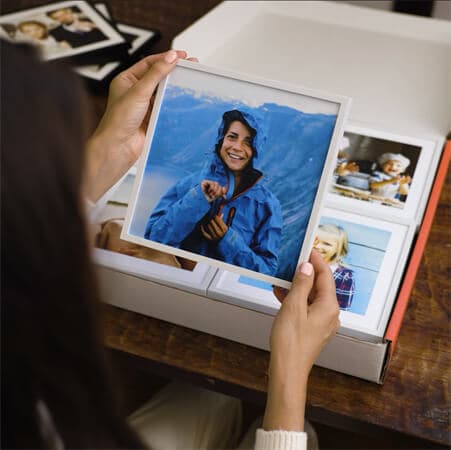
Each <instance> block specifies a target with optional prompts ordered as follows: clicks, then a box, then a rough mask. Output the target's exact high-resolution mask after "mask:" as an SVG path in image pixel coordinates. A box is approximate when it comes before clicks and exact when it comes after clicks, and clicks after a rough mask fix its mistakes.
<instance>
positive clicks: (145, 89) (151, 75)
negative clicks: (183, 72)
mask: <svg viewBox="0 0 451 450" xmlns="http://www.w3.org/2000/svg"><path fill="white" fill-rule="evenodd" d="M178 59H179V55H178V53H177V52H176V51H175V50H170V51H168V52H167V53H165V54H162V55H161V57H160V58H158V59H157V60H156V61H155V62H154V64H152V66H151V67H150V69H149V70H148V71H147V73H145V74H144V75H143V77H142V78H141V79H140V80H139V81H138V82H137V83H136V84H135V85H134V86H133V87H132V88H131V89H130V97H132V98H133V99H134V100H135V101H150V97H151V96H152V94H153V93H154V91H155V89H156V87H157V86H158V83H159V82H160V81H161V80H162V79H163V78H164V77H165V76H166V75H168V74H169V72H170V71H171V70H172V69H173V68H174V66H175V63H176V62H177V60H178Z"/></svg>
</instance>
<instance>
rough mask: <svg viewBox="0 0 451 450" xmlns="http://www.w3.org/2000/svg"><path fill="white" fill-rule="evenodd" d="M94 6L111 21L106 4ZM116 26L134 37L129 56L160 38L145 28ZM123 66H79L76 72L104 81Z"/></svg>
mask: <svg viewBox="0 0 451 450" xmlns="http://www.w3.org/2000/svg"><path fill="white" fill-rule="evenodd" d="M94 6H95V7H96V9H97V10H99V11H100V13H101V14H103V15H104V16H105V17H106V18H107V19H111V17H110V14H109V11H108V8H107V6H106V5H105V4H103V3H96V4H95V5H94ZM116 26H117V29H118V30H119V31H120V32H122V33H125V34H130V35H132V36H134V38H133V40H132V41H131V42H130V48H129V49H128V54H129V55H130V56H133V55H135V54H136V53H137V52H139V50H140V49H142V48H143V47H144V46H145V45H147V44H148V43H149V42H150V41H151V40H152V41H153V40H154V39H155V38H156V37H157V36H158V33H157V32H156V31H154V30H146V29H144V28H138V27H134V26H131V25H126V24H123V23H117V24H116ZM121 65H122V61H111V62H108V63H105V64H102V65H96V64H90V65H86V66H78V67H76V68H75V70H76V71H77V72H78V73H79V74H80V75H82V76H84V77H86V78H88V79H91V80H95V81H102V80H105V79H109V78H110V77H111V74H114V73H116V72H117V70H118V69H119V68H120V66H121Z"/></svg>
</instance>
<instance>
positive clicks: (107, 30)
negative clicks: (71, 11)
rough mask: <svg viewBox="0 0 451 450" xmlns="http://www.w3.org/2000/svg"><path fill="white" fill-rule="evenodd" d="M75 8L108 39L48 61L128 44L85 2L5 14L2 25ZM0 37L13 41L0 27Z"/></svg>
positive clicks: (68, 51) (54, 56) (78, 1)
mask: <svg viewBox="0 0 451 450" xmlns="http://www.w3.org/2000/svg"><path fill="white" fill-rule="evenodd" d="M74 6H75V7H77V8H79V9H80V10H81V11H82V12H84V13H85V14H86V15H87V16H88V17H89V18H91V19H93V20H95V24H96V25H97V26H98V27H99V29H100V30H101V31H102V32H103V33H104V34H105V36H107V38H108V39H105V40H103V41H100V42H95V43H92V44H88V45H83V46H81V47H79V48H71V49H67V51H64V52H61V53H59V54H57V55H50V56H49V57H46V58H45V59H46V60H47V61H52V60H54V59H60V58H70V57H72V56H76V55H83V54H88V53H90V52H93V51H96V50H100V49H104V48H108V47H111V46H114V45H118V44H125V43H126V41H125V39H124V37H123V36H122V35H121V34H120V33H119V32H118V31H117V30H116V29H115V28H114V27H113V26H112V25H111V24H110V23H109V22H108V21H107V19H106V18H105V17H103V16H102V14H101V13H100V12H99V11H97V10H96V8H95V7H94V6H93V5H91V4H90V3H89V2H87V1H85V0H72V1H64V2H57V3H51V4H47V5H43V6H39V7H37V8H29V9H24V10H21V11H17V12H14V13H11V14H5V15H3V16H0V25H2V24H4V23H9V21H18V20H20V19H21V17H24V18H26V17H28V16H30V15H34V14H45V13H46V12H48V11H53V10H55V9H60V8H70V7H74ZM0 36H3V37H4V38H5V39H7V40H9V41H11V39H10V38H9V37H8V35H7V33H6V32H5V31H4V30H3V28H2V27H1V26H0ZM12 42H14V43H15V42H19V41H15V40H12Z"/></svg>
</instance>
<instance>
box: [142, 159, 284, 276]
mask: <svg viewBox="0 0 451 450" xmlns="http://www.w3.org/2000/svg"><path fill="white" fill-rule="evenodd" d="M253 171H254V174H255V175H257V176H258V178H257V177H256V180H255V181H254V183H253V184H252V185H251V186H250V187H248V188H247V189H246V190H245V191H244V192H241V193H240V194H238V195H236V196H235V197H232V196H231V194H232V193H233V181H232V180H233V175H232V174H231V173H230V171H229V170H228V169H227V168H226V167H225V165H224V163H223V162H222V160H221V159H220V158H219V156H218V155H217V154H216V153H214V155H213V158H212V161H211V162H210V164H208V166H207V168H206V169H204V170H202V171H201V172H200V173H197V174H193V175H189V176H188V177H186V178H183V179H182V180H180V181H178V182H177V183H176V184H175V185H174V186H173V187H171V188H170V189H169V190H168V191H167V192H166V194H165V195H164V196H163V197H162V198H161V200H160V202H159V203H158V205H157V206H156V208H155V209H154V210H153V212H152V214H151V215H150V217H149V220H148V222H147V226H146V230H145V233H144V237H145V238H146V239H150V240H153V241H156V242H160V243H162V244H166V245H170V246H172V247H176V248H181V249H183V250H187V251H190V252H193V253H196V254H199V255H203V256H208V257H211V258H214V259H217V260H219V261H224V262H226V263H229V264H234V265H237V266H240V267H243V268H246V269H250V270H254V271H257V272H260V273H263V274H266V275H271V276H274V275H275V274H276V272H277V268H278V251H279V244H280V236H281V232H282V212H281V208H280V203H279V200H278V199H277V198H276V196H275V195H274V194H273V193H272V192H271V191H269V190H268V189H267V188H266V187H265V186H263V184H262V182H261V178H262V174H261V172H259V171H257V170H255V169H253ZM202 180H212V181H217V182H218V183H220V184H221V185H222V186H227V187H228V192H227V195H226V197H227V198H226V199H224V198H221V199H216V200H215V201H214V202H212V203H209V202H208V200H207V199H206V198H205V195H204V193H203V192H202V189H201V187H200V183H201V181H202ZM216 214H223V220H224V222H225V223H226V224H227V225H228V227H229V229H228V230H227V232H226V234H225V235H224V236H223V238H222V239H220V240H219V241H215V242H211V241H208V240H206V239H205V238H204V237H203V236H202V234H201V232H200V225H201V224H202V223H207V222H209V221H210V220H211V218H213V216H214V215H216Z"/></svg>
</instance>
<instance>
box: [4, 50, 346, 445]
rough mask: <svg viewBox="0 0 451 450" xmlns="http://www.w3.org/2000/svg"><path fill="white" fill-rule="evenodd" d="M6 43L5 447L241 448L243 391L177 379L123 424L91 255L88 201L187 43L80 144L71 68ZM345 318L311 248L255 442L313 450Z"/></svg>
mask: <svg viewBox="0 0 451 450" xmlns="http://www.w3.org/2000/svg"><path fill="white" fill-rule="evenodd" d="M0 52H1V53H0V56H1V60H2V62H3V64H2V65H1V68H0V70H1V79H2V83H1V100H2V106H3V112H2V115H1V128H2V154H1V158H2V160H1V163H2V178H1V183H2V189H1V192H2V201H1V208H2V211H1V212H2V227H1V235H2V237H1V239H2V240H1V243H2V245H1V276H2V285H1V289H2V291H1V305H2V316H1V320H2V352H1V355H2V380H1V381H2V387H1V390H2V391H1V395H2V418H1V420H2V427H1V430H2V432H1V444H2V448H51V449H63V448H68V449H69V448H86V449H87V448H110V449H113V448H121V449H124V448H129V449H131V448H134V449H135V448H146V447H149V448H153V449H155V450H157V449H167V448H171V449H177V448H179V449H182V448H183V449H186V448H192V449H194V448H219V447H221V448H232V446H234V445H236V444H237V437H238V435H239V434H240V433H239V427H240V420H241V416H240V408H241V405H240V402H239V401H238V400H236V399H233V398H230V397H227V396H224V395H221V394H217V393H213V392H209V391H205V390H201V389H197V388H194V387H190V386H183V385H180V384H177V385H175V386H174V385H173V384H170V385H168V386H167V387H166V388H165V389H164V390H163V392H162V393H160V394H158V393H157V394H156V398H157V400H158V401H157V400H155V399H154V400H151V401H150V402H148V403H147V404H146V405H145V406H144V407H143V408H141V409H140V410H139V411H137V413H136V414H134V415H133V416H132V417H131V418H130V420H129V423H127V420H126V418H125V417H124V415H123V413H122V412H121V409H120V408H119V407H118V403H117V399H116V395H117V388H116V387H114V385H113V383H112V381H111V373H110V369H109V366H108V363H107V355H106V352H105V349H104V347H103V340H102V332H101V330H102V327H101V323H100V320H99V316H98V308H99V305H98V290H97V284H96V280H95V276H94V271H93V269H92V267H91V263H90V254H89V245H90V243H92V236H90V235H89V229H88V228H89V227H88V226H87V223H86V218H85V214H86V206H87V205H86V203H88V204H92V203H93V202H95V201H97V200H98V199H99V198H100V197H101V196H102V195H103V194H104V193H105V192H106V191H107V190H108V189H109V188H110V187H111V186H112V185H113V184H114V183H115V182H117V180H118V179H120V177H121V176H122V175H123V174H124V173H126V171H127V170H128V169H129V168H130V167H131V165H132V164H133V163H134V162H135V161H136V159H137V158H138V156H139V154H140V152H141V150H142V147H143V143H144V136H145V131H146V130H145V128H146V127H145V125H143V121H144V119H145V117H146V115H147V113H148V112H149V107H150V106H151V98H152V94H153V92H154V91H155V89H156V86H157V84H158V83H159V82H160V81H161V80H162V79H163V78H164V77H165V76H166V75H167V74H168V73H169V72H170V71H171V70H172V69H173V68H174V66H175V65H176V62H177V60H178V59H179V58H186V53H185V52H182V51H179V52H176V51H169V52H167V53H164V54H158V55H152V56H149V57H147V58H145V59H143V60H142V61H140V62H139V63H137V64H136V65H135V66H133V67H131V68H130V69H128V70H127V71H125V72H123V73H122V74H121V75H119V76H118V77H117V78H116V79H115V80H114V81H113V83H112V85H111V88H110V95H109V98H108V104H107V109H106V112H105V115H104V117H103V119H102V121H101V123H100V125H99V126H98V128H97V130H96V132H95V133H94V135H93V136H92V137H91V138H90V139H89V140H88V142H87V146H86V151H84V150H83V148H84V144H85V137H86V134H85V130H86V123H85V122H86V119H85V118H86V110H85V108H84V103H83V100H82V99H83V98H84V97H83V92H82V90H81V86H80V84H79V82H78V81H77V79H76V78H75V75H73V74H70V73H68V72H66V71H64V70H63V69H62V68H61V67H58V66H56V65H53V64H43V63H41V62H39V61H38V60H37V59H36V58H35V54H34V51H32V50H31V49H29V48H28V47H24V46H21V47H19V48H16V47H15V46H13V45H12V44H10V43H7V42H2V43H1V46H0ZM23 67H27V70H23ZM24 104H26V105H27V107H26V108H23V105H24ZM49 123H50V124H51V125H52V126H51V127H49ZM24 129H25V130H26V132H24ZM168 132H170V131H168ZM30 143H32V144H33V145H30ZM311 292H313V294H312V295H311V298H310V302H309V303H310V304H309V306H308V304H307V297H308V296H309V294H310V293H311ZM149 295H150V296H151V295H152V294H151V293H149ZM279 295H280V292H279ZM282 296H283V295H282ZM337 327H338V306H337V301H336V297H335V293H334V283H333V279H332V275H331V273H330V270H329V268H328V266H327V264H325V263H324V262H323V261H322V260H321V258H320V257H319V255H318V254H316V253H313V254H312V256H311V263H304V264H302V265H301V266H300V268H299V270H298V271H297V273H296V275H295V278H294V280H293V287H292V289H291V291H290V292H289V293H288V295H287V296H286V297H285V299H284V300H283V304H282V307H281V309H280V312H279V314H278V315H277V317H276V319H275V321H274V326H273V329H272V334H271V360H270V368H269V375H270V377H269V386H268V401H267V406H266V413H265V419H264V422H263V428H261V429H259V430H258V431H257V440H256V444H255V448H256V449H263V448H264V449H266V450H270V449H279V450H281V449H289V450H294V449H305V448H306V433H304V432H303V430H304V408H305V400H306V389H307V379H308V375H309V372H310V369H311V367H312V365H313V363H314V361H315V359H316V357H317V355H318V354H319V352H320V351H321V348H322V347H323V346H324V345H325V343H326V341H327V340H328V338H329V337H330V336H331V335H332V334H333V333H334V332H335V330H336V329H337ZM181 386H182V387H181ZM133 427H135V429H133Z"/></svg>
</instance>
